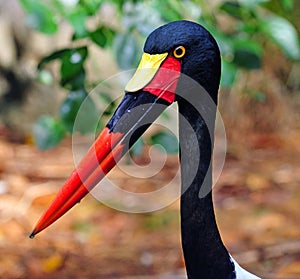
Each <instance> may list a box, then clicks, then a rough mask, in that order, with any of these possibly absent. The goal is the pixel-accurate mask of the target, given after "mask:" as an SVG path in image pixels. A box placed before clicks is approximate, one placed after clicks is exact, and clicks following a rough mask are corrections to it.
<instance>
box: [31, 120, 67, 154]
mask: <svg viewBox="0 0 300 279" xmlns="http://www.w3.org/2000/svg"><path fill="white" fill-rule="evenodd" d="M64 135H65V129H64V127H63V125H62V124H61V123H60V122H59V121H58V120H56V119H54V118H53V117H52V116H50V115H44V116H42V117H41V118H40V119H39V120H38V121H37V122H36V123H35V125H34V126H33V137H34V140H35V143H36V145H37V146H38V148H40V149H42V150H46V149H50V148H52V147H54V146H56V145H57V144H59V143H60V141H61V140H62V139H63V137H64Z"/></svg>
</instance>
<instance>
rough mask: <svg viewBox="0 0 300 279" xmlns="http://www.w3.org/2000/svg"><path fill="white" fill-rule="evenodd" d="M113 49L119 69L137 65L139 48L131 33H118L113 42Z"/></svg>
mask: <svg viewBox="0 0 300 279" xmlns="http://www.w3.org/2000/svg"><path fill="white" fill-rule="evenodd" d="M113 50H114V54H115V57H116V59H117V63H118V65H119V66H120V68H121V69H123V70H128V69H132V68H134V67H136V66H137V63H138V61H139V57H140V49H139V47H138V44H137V41H136V39H135V37H134V36H133V35H132V34H131V33H127V34H118V35H117V36H116V38H115V40H114V42H113Z"/></svg>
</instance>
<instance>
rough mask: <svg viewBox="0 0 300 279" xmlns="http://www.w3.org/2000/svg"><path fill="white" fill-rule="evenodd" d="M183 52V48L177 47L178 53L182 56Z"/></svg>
mask: <svg viewBox="0 0 300 279" xmlns="http://www.w3.org/2000/svg"><path fill="white" fill-rule="evenodd" d="M182 53H183V50H182V48H177V49H176V55H178V56H180V55H182Z"/></svg>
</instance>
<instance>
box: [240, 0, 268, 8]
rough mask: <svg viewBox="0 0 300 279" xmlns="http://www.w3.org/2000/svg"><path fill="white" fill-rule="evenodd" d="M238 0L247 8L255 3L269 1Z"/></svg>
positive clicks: (252, 6) (254, 5) (266, 1)
mask: <svg viewBox="0 0 300 279" xmlns="http://www.w3.org/2000/svg"><path fill="white" fill-rule="evenodd" d="M238 1H239V3H240V4H241V5H242V6H244V7H248V8H255V7H256V6H257V5H261V4H265V3H268V2H270V0H238Z"/></svg>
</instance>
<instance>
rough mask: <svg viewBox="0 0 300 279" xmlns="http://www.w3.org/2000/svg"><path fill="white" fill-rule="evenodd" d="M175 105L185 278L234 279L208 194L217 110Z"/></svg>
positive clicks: (210, 197) (184, 103)
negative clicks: (177, 118)
mask: <svg viewBox="0 0 300 279" xmlns="http://www.w3.org/2000/svg"><path fill="white" fill-rule="evenodd" d="M178 105H179V113H180V119H179V135H180V148H181V156H180V161H181V176H182V178H181V179H182V195H181V232H182V247H183V253H184V258H185V263H186V269H187V275H188V278H189V279H199V278H205V279H215V278H220V279H233V278H235V272H234V265H233V263H232V262H231V260H230V256H229V254H228V252H227V250H226V248H225V247H224V245H223V243H222V240H221V237H220V234H219V231H218V228H217V224H216V220H215V214H214V209H213V202H212V193H211V187H212V171H211V156H212V150H213V144H212V143H213V138H212V137H213V134H214V133H213V131H214V122H215V113H216V109H215V106H212V107H211V108H208V107H204V106H203V107H201V105H199V106H198V107H197V104H196V105H195V107H197V109H195V107H193V106H192V105H191V104H188V103H187V102H186V101H185V100H180V101H178ZM202 109H203V111H202V112H203V113H205V118H206V121H204V119H203V118H202V116H201V114H202V115H204V114H203V113H201V112H200V113H199V111H198V110H200V111H201V110H202ZM187 123H189V124H190V125H187ZM199 152H200V153H199ZM199 156H200V160H199ZM195 162H196V163H195ZM195 169H196V170H195Z"/></svg>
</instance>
